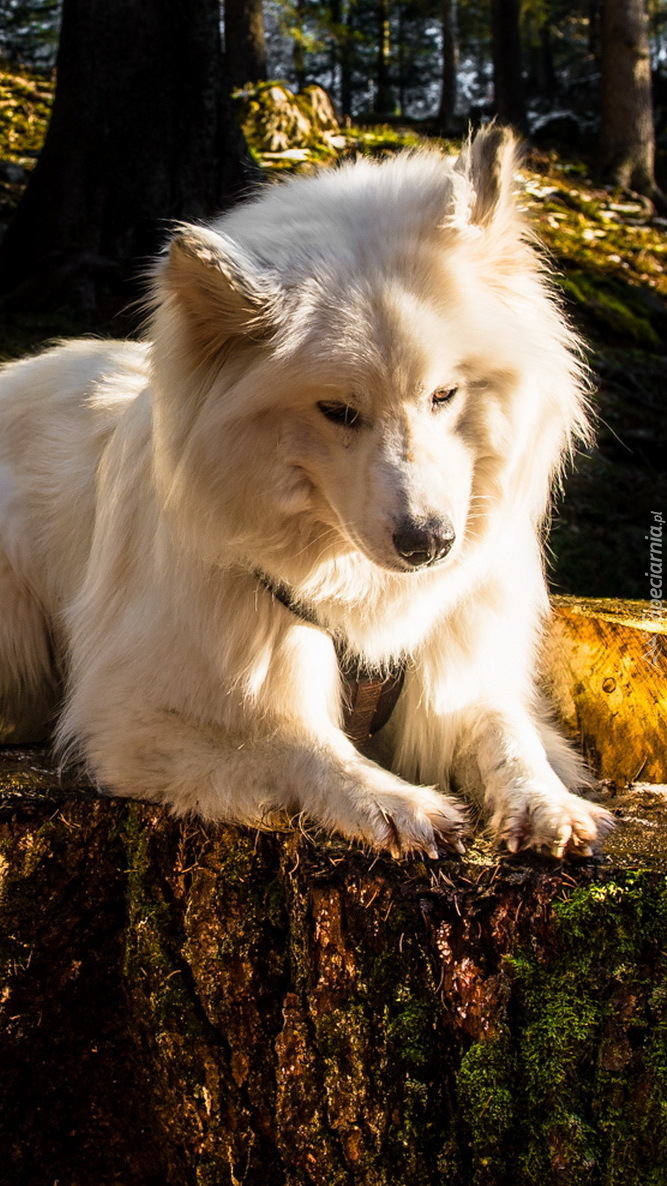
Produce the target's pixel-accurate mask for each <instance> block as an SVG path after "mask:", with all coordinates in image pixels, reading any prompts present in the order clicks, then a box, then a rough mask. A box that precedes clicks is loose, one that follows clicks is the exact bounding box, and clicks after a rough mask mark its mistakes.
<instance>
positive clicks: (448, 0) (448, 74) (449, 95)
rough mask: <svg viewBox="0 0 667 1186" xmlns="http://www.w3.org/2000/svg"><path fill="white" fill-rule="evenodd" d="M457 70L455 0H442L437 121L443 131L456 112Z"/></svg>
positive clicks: (446, 129) (449, 127)
mask: <svg viewBox="0 0 667 1186" xmlns="http://www.w3.org/2000/svg"><path fill="white" fill-rule="evenodd" d="M457 72H458V36H457V29H456V0H442V88H441V91H440V110H439V113H438V121H439V123H440V125H441V127H442V129H443V131H444V132H447V131H448V130H450V129H451V127H452V122H453V120H454V115H455V113H456V89H457V88H456V82H457Z"/></svg>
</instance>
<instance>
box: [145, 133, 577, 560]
mask: <svg viewBox="0 0 667 1186" xmlns="http://www.w3.org/2000/svg"><path fill="white" fill-rule="evenodd" d="M515 170H516V146H515V142H514V140H513V138H512V136H511V135H510V134H509V133H508V132H507V131H505V130H502V129H499V128H496V127H492V128H489V129H487V130H486V131H484V132H482V133H480V134H479V135H478V136H477V137H476V138H475V139H474V140H473V141H472V142H471V143H470V144H469V145H468V146H467V147H466V148H465V149H464V151H463V153H462V155H461V157H460V158H459V160H458V161H457V162H456V163H452V162H450V161H447V160H444V159H443V158H442V157H441V156H440V155H439V154H436V153H433V152H430V151H429V152H423V153H421V152H420V153H409V154H403V155H399V156H397V157H395V158H392V159H390V160H389V161H387V162H385V163H381V164H377V163H374V162H369V161H360V162H357V163H356V164H353V165H345V166H343V167H342V168H340V169H337V170H329V171H326V172H324V173H322V174H320V175H318V176H316V177H314V178H304V179H297V180H295V181H293V182H289V183H287V184H285V185H279V186H276V187H273V188H271V189H270V190H269V191H268V192H267V193H265V194H264V195H262V196H260V197H259V198H258V199H256V200H254V201H253V202H251V203H249V204H247V205H246V206H245V207H242V208H240V209H239V210H237V211H234V212H233V213H232V214H231V215H228V216H226V217H225V218H224V219H222V220H220V222H219V223H217V224H216V225H215V226H214V227H213V228H200V227H192V226H186V227H183V228H181V229H180V230H179V231H178V232H177V233H176V235H175V236H174V238H173V240H172V243H171V247H170V250H169V254H168V257H167V258H166V260H165V261H164V263H163V264H161V266H160V269H159V272H158V281H157V290H158V309H157V314H156V326H155V330H156V348H155V355H154V367H155V371H156V405H155V435H156V473H157V476H158V481H159V482H160V485H161V488H162V490H163V493H164V496H165V498H166V499H167V500H168V501H170V502H171V504H172V505H177V506H182V507H186V508H187V511H188V514H190V522H191V524H192V522H193V514H192V513H194V516H196V517H198V519H199V521H200V523H203V522H205V524H206V531H207V532H208V534H209V537H210V538H211V539H212V538H213V537H216V536H218V537H219V539H218V544H217V545H216V546H219V547H221V546H222V543H221V541H222V539H223V538H224V539H226V540H227V541H228V542H229V541H237V543H238V544H239V546H241V545H244V546H245V545H247V546H248V548H250V549H252V540H253V539H254V538H257V537H258V536H260V535H262V533H263V536H264V539H265V546H268V542H269V540H270V539H274V540H285V539H287V538H288V537H289V532H288V533H285V531H284V530H283V528H284V525H285V524H286V523H291V524H297V523H298V524H300V526H301V528H302V535H303V540H304V541H305V542H304V543H303V547H304V555H310V554H311V553H312V548H317V547H319V548H320V551H321V550H322V549H323V548H330V549H333V551H338V552H339V553H340V551H341V550H343V551H344V550H345V549H347V550H348V551H351V552H356V553H358V554H361V555H362V556H365V557H366V558H367V559H368V560H370V561H372V562H373V563H374V564H375V565H376V566H379V567H380V568H383V569H389V570H392V571H395V572H414V571H421V570H424V569H426V568H433V567H435V566H445V565H451V564H454V563H456V560H457V557H461V556H463V555H465V554H466V552H467V551H469V550H470V549H471V548H474V547H475V546H477V544H478V543H479V541H480V540H481V539H483V538H485V537H487V536H488V534H489V532H493V531H495V530H498V529H499V524H500V522H501V520H502V518H503V516H516V515H517V514H519V515H524V516H526V517H528V518H530V519H531V520H532V521H533V522H537V521H539V520H540V518H541V517H542V516H543V514H544V512H545V509H546V506H547V503H548V497H549V489H550V486H551V483H552V480H553V476H554V473H555V471H556V470H557V469H558V467H559V465H560V463H561V460H562V458H563V455H564V453H565V452H566V451H567V450H568V449H569V448H570V447H571V444H572V441H573V439H575V438H576V436H577V435H583V434H584V433H585V429H586V420H585V401H584V397H583V395H582V383H581V371H580V368H579V365H578V362H577V343H576V340H575V339H574V337H573V335H572V334H571V332H570V330H569V329H568V327H567V325H566V324H565V322H564V320H563V318H562V316H561V314H560V311H559V309H558V306H557V303H556V302H555V300H554V298H553V296H552V295H551V293H550V291H549V290H548V287H547V285H546V284H545V281H544V279H543V275H542V269H541V267H540V264H539V261H538V258H537V256H536V253H535V251H534V249H533V248H532V247H531V246H530V244H529V243H528V242H527V241H526V234H525V230H524V227H523V225H522V222H521V219H520V217H519V215H518V214H517V210H516V202H515V197H514V193H513V187H514V176H515ZM304 525H305V526H304ZM309 532H310V538H311V543H312V548H311V552H309V551H308V548H309V545H308V543H307V540H308V533H309ZM291 538H292V543H293V540H294V539H295V538H296V536H292V537H291ZM211 546H212V548H213V550H215V547H214V546H213V545H211ZM318 554H319V553H318Z"/></svg>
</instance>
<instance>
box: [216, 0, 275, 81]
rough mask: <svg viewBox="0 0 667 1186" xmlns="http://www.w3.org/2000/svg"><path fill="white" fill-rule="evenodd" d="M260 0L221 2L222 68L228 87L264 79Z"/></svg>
mask: <svg viewBox="0 0 667 1186" xmlns="http://www.w3.org/2000/svg"><path fill="white" fill-rule="evenodd" d="M263 8H264V6H263V0H224V14H225V68H226V75H227V82H228V84H229V86H230V87H232V88H233V87H242V86H245V84H246V83H248V82H264V81H265V80H266V47H265V44H264V11H263Z"/></svg>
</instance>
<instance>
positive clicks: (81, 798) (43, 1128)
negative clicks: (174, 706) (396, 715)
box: [0, 749, 667, 1186]
mask: <svg viewBox="0 0 667 1186" xmlns="http://www.w3.org/2000/svg"><path fill="white" fill-rule="evenodd" d="M3 762H4V766H3V768H2V778H1V781H2V784H3V786H4V787H5V788H6V790H5V794H4V798H3V800H2V804H1V808H0V854H1V856H0V861H1V864H2V870H3V891H2V899H1V913H2V940H1V950H0V954H1V958H2V976H1V989H2V995H1V999H2V1011H3V1018H2V1026H1V1028H0V1033H1V1037H0V1070H1V1074H0V1092H1V1093H2V1097H3V1098H2V1108H1V1109H0V1113H1V1115H2V1117H3V1119H2V1127H3V1140H2V1143H3V1149H4V1158H3V1160H4V1166H5V1173H6V1174H7V1180H8V1181H10V1180H11V1182H12V1184H13V1186H23V1184H25V1186H33V1184H34V1183H36V1182H52V1181H59V1182H63V1183H68V1186H69V1184H71V1186H74V1184H76V1186H112V1184H114V1186H116V1184H118V1183H122V1184H123V1186H149V1184H150V1186H152V1184H155V1186H157V1184H158V1183H159V1184H160V1186H186V1184H187V1186H190V1184H192V1186H227V1184H229V1186H237V1184H238V1183H248V1184H251V1186H255V1184H257V1186H260V1184H261V1186H311V1184H312V1186H337V1184H339V1183H340V1184H344V1186H396V1183H410V1186H436V1184H437V1186H440V1184H441V1183H448V1184H452V1186H505V1184H507V1186H510V1184H511V1186H538V1184H539V1186H545V1184H549V1183H554V1184H555V1183H558V1184H561V1183H568V1184H569V1183H572V1186H575V1184H576V1186H635V1184H636V1186H647V1183H656V1184H658V1183H662V1182H664V1181H666V1180H667V1128H665V1125H664V1123H663V1116H664V1114H665V1109H667V991H666V990H665V979H666V976H665V974H666V972H667V968H666V967H665V963H666V960H667V955H666V954H665V953H666V952H667V884H666V882H665V878H664V874H663V870H664V869H665V864H666V862H665V859H664V855H665V854H664V852H663V851H662V850H661V847H660V845H656V843H655V841H656V835H657V834H660V829H661V828H662V829H663V830H664V821H665V808H664V797H663V792H662V791H660V790H658V789H656V788H652V789H649V788H646V787H645V788H637V789H635V790H634V791H632V792H629V791H628V792H624V793H620V792H613V791H611V790H610V791H608V792H607V797H608V799H609V804H610V805H611V806H612V808H614V809H615V810H616V813H617V815H619V817H620V818H621V826H620V827H619V829H618V835H617V837H616V838H615V839H614V840H612V842H611V845H610V849H609V853H608V855H607V856H606V857H604V858H602V859H599V860H597V861H595V860H586V861H582V862H580V863H571V864H568V865H567V866H565V867H560V866H559V865H557V864H556V863H552V862H540V861H538V860H531V861H526V860H518V859H509V858H507V859H499V858H498V857H497V855H496V854H494V853H493V852H492V851H491V850H490V849H488V848H487V847H486V846H485V845H484V843H482V842H480V843H479V844H478V845H477V846H476V847H475V848H474V849H473V850H472V851H471V852H470V853H469V854H468V856H467V857H466V858H465V859H464V860H463V861H459V860H456V861H455V860H443V861H427V862H421V861H404V862H401V863H398V864H397V863H395V862H392V861H391V860H389V859H387V860H385V859H375V860H374V859H372V858H371V857H369V856H368V855H367V854H364V853H362V852H359V851H356V850H351V849H349V848H348V847H347V846H345V845H343V844H337V843H334V842H322V841H320V842H316V841H315V840H313V839H311V838H309V837H307V836H304V835H302V834H301V833H298V832H297V833H285V834H282V835H275V834H256V833H254V832H251V831H249V830H245V829H236V828H230V827H222V826H220V827H203V826H201V825H198V824H191V823H185V822H179V821H175V820H173V819H171V818H170V817H169V816H168V815H167V813H166V812H164V811H163V810H162V809H160V808H155V807H151V806H147V805H144V804H137V803H128V802H124V801H118V800H112V799H106V800H104V799H98V798H95V797H94V796H93V795H92V794H91V793H90V792H89V791H87V790H86V788H85V787H81V786H74V785H71V786H63V785H61V784H59V782H58V779H57V777H56V775H55V774H54V773H53V772H52V771H50V769H49V767H48V765H47V764H46V763H45V761H44V754H43V751H40V750H38V749H25V750H18V749H16V750H6V751H4V758H3ZM31 782H32V783H33V786H32V788H31V785H30V784H31ZM647 817H649V818H647ZM651 817H652V818H651ZM651 822H653V824H654V825H657V826H654V827H653V828H652V827H651ZM624 834H625V840H622V837H623V835H624ZM647 836H649V837H650V839H651V843H652V844H653V848H652V849H649V851H648V854H647V853H646V852H645V851H644V850H643V848H642V841H643V840H644V839H645V838H646V837H647ZM628 837H629V838H630V839H629V840H628ZM633 837H634V840H633V839H632V838H633Z"/></svg>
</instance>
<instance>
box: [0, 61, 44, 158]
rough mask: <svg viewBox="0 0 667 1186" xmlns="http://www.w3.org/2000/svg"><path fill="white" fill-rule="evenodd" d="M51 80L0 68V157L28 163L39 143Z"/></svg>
mask: <svg viewBox="0 0 667 1186" xmlns="http://www.w3.org/2000/svg"><path fill="white" fill-rule="evenodd" d="M52 103H53V82H52V81H51V79H50V78H45V77H44V76H43V75H40V74H31V73H29V72H28V71H26V70H21V71H20V72H17V71H13V70H0V158H1V159H2V160H5V161H10V162H11V163H12V164H15V165H24V166H26V165H27V166H31V165H32V164H34V160H35V156H36V155H37V153H38V152H39V150H40V149H41V147H42V144H43V141H44V136H45V135H46V128H47V125H48V122H49V118H50V115H51V106H52Z"/></svg>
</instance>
